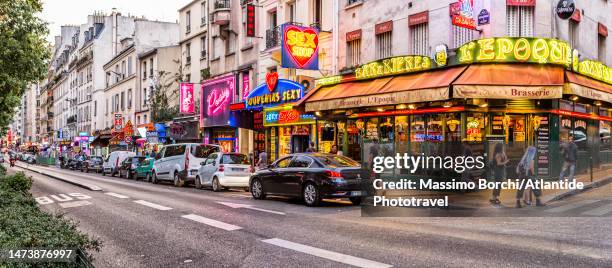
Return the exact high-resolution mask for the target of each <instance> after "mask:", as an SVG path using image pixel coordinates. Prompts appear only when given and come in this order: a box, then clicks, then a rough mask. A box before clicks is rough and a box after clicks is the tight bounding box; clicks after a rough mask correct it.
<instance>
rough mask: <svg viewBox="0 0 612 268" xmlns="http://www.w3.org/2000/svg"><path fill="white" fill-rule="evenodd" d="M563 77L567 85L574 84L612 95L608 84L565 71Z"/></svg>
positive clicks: (611, 89) (610, 86) (611, 88)
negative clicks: (564, 76)
mask: <svg viewBox="0 0 612 268" xmlns="http://www.w3.org/2000/svg"><path fill="white" fill-rule="evenodd" d="M565 75H566V77H567V82H569V83H574V84H578V85H581V86H585V87H589V88H592V89H595V90H600V91H604V92H608V93H612V85H610V84H606V83H604V82H600V81H597V80H595V79H591V78H589V77H586V76H584V75H581V74H577V73H573V72H569V71H566V72H565Z"/></svg>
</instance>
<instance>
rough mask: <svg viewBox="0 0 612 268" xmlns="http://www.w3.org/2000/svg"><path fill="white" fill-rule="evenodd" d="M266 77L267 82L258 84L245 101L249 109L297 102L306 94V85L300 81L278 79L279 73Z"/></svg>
mask: <svg viewBox="0 0 612 268" xmlns="http://www.w3.org/2000/svg"><path fill="white" fill-rule="evenodd" d="M274 74H276V75H274ZM266 78H267V79H266V83H264V84H261V85H259V86H257V87H256V88H255V89H253V90H252V91H251V93H249V95H248V96H247V98H246V101H245V102H246V103H245V104H246V105H245V106H246V108H247V109H259V108H263V107H273V106H277V105H280V104H285V103H289V102H295V101H298V100H299V99H301V98H302V97H303V96H304V86H302V85H301V84H299V83H296V82H294V81H291V80H286V79H278V74H277V73H270V74H268V75H267V76H266Z"/></svg>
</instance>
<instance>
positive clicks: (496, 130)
mask: <svg viewBox="0 0 612 268" xmlns="http://www.w3.org/2000/svg"><path fill="white" fill-rule="evenodd" d="M491 135H506V133H504V116H503V115H496V116H493V123H492V129H491Z"/></svg>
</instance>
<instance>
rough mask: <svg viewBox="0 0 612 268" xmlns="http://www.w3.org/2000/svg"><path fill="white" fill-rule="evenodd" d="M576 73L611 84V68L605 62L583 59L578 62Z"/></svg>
mask: <svg viewBox="0 0 612 268" xmlns="http://www.w3.org/2000/svg"><path fill="white" fill-rule="evenodd" d="M577 71H578V73H580V74H583V75H585V76H588V77H591V78H593V79H597V80H600V81H603V82H606V83H608V84H612V68H610V67H608V66H606V65H605V64H603V63H601V62H598V61H594V60H584V61H582V62H580V63H579V64H578V70H577Z"/></svg>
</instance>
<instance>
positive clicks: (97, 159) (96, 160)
mask: <svg viewBox="0 0 612 268" xmlns="http://www.w3.org/2000/svg"><path fill="white" fill-rule="evenodd" d="M91 162H102V157H100V156H92V157H91Z"/></svg>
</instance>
